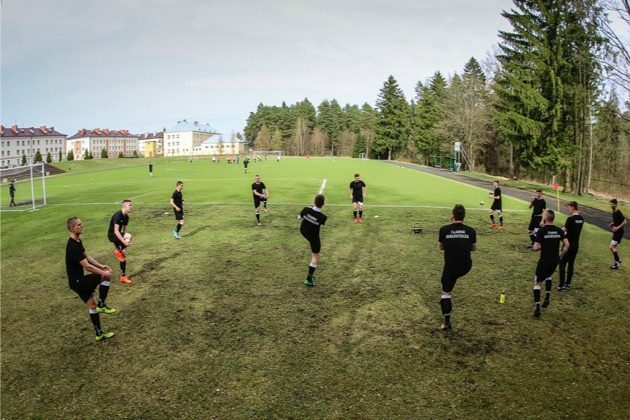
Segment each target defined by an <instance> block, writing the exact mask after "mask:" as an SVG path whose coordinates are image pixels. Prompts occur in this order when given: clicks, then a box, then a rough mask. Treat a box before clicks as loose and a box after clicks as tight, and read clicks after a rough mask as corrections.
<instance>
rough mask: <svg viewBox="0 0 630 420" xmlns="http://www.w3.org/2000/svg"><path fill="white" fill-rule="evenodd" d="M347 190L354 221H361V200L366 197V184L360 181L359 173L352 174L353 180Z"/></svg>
mask: <svg viewBox="0 0 630 420" xmlns="http://www.w3.org/2000/svg"><path fill="white" fill-rule="evenodd" d="M348 192H349V193H350V199H351V200H352V214H353V215H354V223H363V200H364V198H365V197H367V186H366V185H365V182H363V181H361V176H359V174H354V181H352V182H351V183H350V187H349V188H348ZM357 210H358V211H359V217H357Z"/></svg>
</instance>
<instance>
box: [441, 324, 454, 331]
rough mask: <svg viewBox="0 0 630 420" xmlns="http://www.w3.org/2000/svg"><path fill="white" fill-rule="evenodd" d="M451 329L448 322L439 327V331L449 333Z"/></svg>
mask: <svg viewBox="0 0 630 420" xmlns="http://www.w3.org/2000/svg"><path fill="white" fill-rule="evenodd" d="M451 328H453V327H452V326H451V323H450V322H447V323H444V324H442V325H440V331H450V330H451Z"/></svg>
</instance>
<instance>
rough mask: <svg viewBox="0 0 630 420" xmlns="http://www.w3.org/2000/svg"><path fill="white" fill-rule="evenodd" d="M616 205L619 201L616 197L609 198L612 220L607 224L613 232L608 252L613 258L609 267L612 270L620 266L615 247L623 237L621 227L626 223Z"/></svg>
mask: <svg viewBox="0 0 630 420" xmlns="http://www.w3.org/2000/svg"><path fill="white" fill-rule="evenodd" d="M618 205H619V202H618V201H617V199H616V198H613V199H612V200H610V208H611V209H612V219H613V221H612V223H610V224H609V225H608V226H610V227H611V230H612V232H613V237H612V240H611V241H610V252H612V254H613V258H614V262H613V264H612V265H611V266H610V268H612V269H613V270H618V269H619V267H620V266H621V259H620V258H619V254H618V253H617V248H618V247H619V243H620V242H621V239H622V238H623V233H624V230H623V227H624V226H625V225H626V222H627V220H626V218H625V217H624V215H623V213H621V210H619V207H618Z"/></svg>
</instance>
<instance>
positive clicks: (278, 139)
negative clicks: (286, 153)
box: [270, 128, 283, 150]
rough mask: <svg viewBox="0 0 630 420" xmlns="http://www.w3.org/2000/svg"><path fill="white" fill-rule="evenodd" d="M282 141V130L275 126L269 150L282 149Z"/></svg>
mask: <svg viewBox="0 0 630 420" xmlns="http://www.w3.org/2000/svg"><path fill="white" fill-rule="evenodd" d="M282 146H283V141H282V130H280V128H276V131H275V132H274V133H273V139H272V141H271V148H270V149H271V150H282Z"/></svg>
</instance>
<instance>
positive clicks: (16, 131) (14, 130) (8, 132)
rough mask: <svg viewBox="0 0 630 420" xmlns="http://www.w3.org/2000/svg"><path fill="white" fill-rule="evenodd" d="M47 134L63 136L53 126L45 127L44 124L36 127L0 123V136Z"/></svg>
mask: <svg viewBox="0 0 630 420" xmlns="http://www.w3.org/2000/svg"><path fill="white" fill-rule="evenodd" d="M48 136H65V134H61V133H60V132H58V131H56V130H55V127H46V126H45V125H43V126H41V127H39V128H36V127H18V126H17V125H14V126H12V127H10V128H9V127H5V126H3V125H0V137H48Z"/></svg>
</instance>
